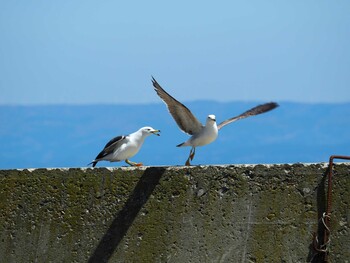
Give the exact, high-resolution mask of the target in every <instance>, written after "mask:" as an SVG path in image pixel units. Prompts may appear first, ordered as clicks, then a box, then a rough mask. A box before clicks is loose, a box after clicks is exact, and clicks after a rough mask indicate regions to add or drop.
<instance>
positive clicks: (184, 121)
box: [152, 77, 203, 135]
mask: <svg viewBox="0 0 350 263" xmlns="http://www.w3.org/2000/svg"><path fill="white" fill-rule="evenodd" d="M152 84H153V87H154V90H155V91H156V92H157V94H158V96H159V97H160V98H161V99H162V100H163V101H164V102H165V104H166V105H167V107H168V110H169V112H170V114H171V115H172V116H173V118H174V120H175V121H176V123H177V125H178V126H179V128H180V129H181V130H182V131H183V132H185V133H188V134H190V135H193V134H195V133H198V132H199V131H200V130H201V129H202V127H203V125H202V123H201V122H200V121H199V120H198V119H197V118H196V117H195V116H194V115H193V114H192V112H191V111H190V110H189V109H188V108H187V107H186V106H185V105H183V104H182V103H181V102H179V101H177V100H176V99H175V98H173V97H172V96H171V95H170V94H169V93H167V92H166V91H165V90H164V89H163V88H162V87H161V86H160V85H159V84H158V82H157V81H156V80H155V79H154V78H153V77H152Z"/></svg>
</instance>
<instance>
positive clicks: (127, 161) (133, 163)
mask: <svg viewBox="0 0 350 263" xmlns="http://www.w3.org/2000/svg"><path fill="white" fill-rule="evenodd" d="M125 162H126V163H127V164H129V165H130V166H142V165H143V164H142V163H135V162H132V161H129V160H128V159H126V160H125Z"/></svg>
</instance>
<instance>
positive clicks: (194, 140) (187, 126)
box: [152, 77, 278, 165]
mask: <svg viewBox="0 0 350 263" xmlns="http://www.w3.org/2000/svg"><path fill="white" fill-rule="evenodd" d="M152 83H153V87H154V90H155V91H156V92H157V94H158V96H159V97H160V98H161V99H162V100H163V101H164V103H165V104H166V106H167V108H168V110H169V112H170V114H171V115H172V116H173V118H174V120H175V121H176V123H177V125H178V126H179V128H180V129H181V130H182V131H183V132H185V133H187V134H189V135H191V137H190V138H189V139H188V140H187V141H186V142H183V143H180V144H179V145H177V147H183V146H191V147H192V148H191V151H190V155H189V157H188V159H187V161H186V163H185V165H191V164H190V161H192V160H193V158H194V155H195V153H196V147H197V146H203V145H206V144H209V143H212V142H213V141H215V140H216V138H217V137H218V132H219V130H220V129H221V128H222V127H224V126H226V125H227V124H230V123H232V122H235V121H238V120H241V119H244V118H247V117H250V116H254V115H258V114H261V113H264V112H267V111H270V110H272V109H274V108H276V107H278V104H277V103H275V102H269V103H265V104H262V105H259V106H256V107H254V108H252V109H250V110H247V111H246V112H243V113H242V114H240V115H238V116H235V117H232V118H230V119H227V120H225V121H223V122H221V123H220V124H218V125H217V124H216V118H215V115H212V114H211V115H208V117H207V121H206V124H205V125H203V124H202V123H201V122H200V121H199V120H198V119H197V118H196V117H195V116H194V115H193V114H192V112H191V111H190V110H189V109H188V108H187V107H186V106H185V105H183V104H182V103H181V102H179V101H178V100H176V99H175V98H174V97H172V96H171V95H170V94H169V93H167V92H166V91H165V90H164V89H163V88H162V87H161V86H160V85H159V84H158V82H157V81H156V80H155V79H154V78H153V77H152Z"/></svg>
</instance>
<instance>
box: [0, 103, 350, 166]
mask: <svg viewBox="0 0 350 263" xmlns="http://www.w3.org/2000/svg"><path fill="white" fill-rule="evenodd" d="M257 104H260V102H231V103H218V102H212V101H197V102H188V103H186V105H187V106H188V107H189V108H190V109H191V110H192V112H193V113H194V114H195V115H196V116H197V118H198V119H199V120H200V121H202V122H205V119H206V116H207V115H208V114H215V115H216V119H217V121H218V122H221V121H223V120H224V119H227V118H229V117H232V116H235V115H238V114H239V113H242V112H244V111H245V110H247V109H249V108H251V107H254V106H256V105H257ZM279 104H280V107H279V108H277V109H276V110H273V111H271V112H268V113H266V114H262V115H258V116H254V117H251V118H247V119H244V120H240V121H238V122H235V123H232V124H230V125H228V126H226V127H224V128H223V129H222V130H220V134H219V138H218V139H217V140H216V141H215V142H214V143H212V144H210V145H207V146H204V147H199V148H197V151H196V156H195V158H194V160H193V162H192V163H193V164H194V165H196V164H252V163H254V164H257V163H295V162H303V163H308V162H327V161H328V158H329V156H330V155H332V154H342V155H350V103H343V104H304V103H289V102H281V103H279ZM142 126H152V127H154V128H157V129H160V130H161V131H162V132H161V136H160V137H157V136H151V137H149V138H147V139H146V141H145V144H144V145H143V148H142V149H141V151H140V152H139V153H138V154H137V155H136V156H134V157H133V158H132V159H131V160H132V161H136V162H143V163H144V165H151V166H156V165H183V164H184V163H185V160H186V159H187V156H188V154H189V151H190V148H188V147H186V148H177V147H175V145H177V144H179V143H181V142H183V141H185V140H186V139H187V138H188V136H187V135H186V134H184V133H182V132H181V131H180V130H179V129H178V127H177V125H176V123H175V122H174V120H173V119H172V117H171V116H170V114H169V113H168V111H167V109H166V107H165V105H164V104H162V103H159V104H149V105H88V106H72V105H55V106H0V127H1V128H0V145H1V151H0V169H12V168H37V167H84V166H86V165H87V163H89V162H90V161H91V160H92V159H94V157H95V156H96V155H97V154H98V153H99V151H100V150H101V149H102V148H103V147H104V145H105V144H106V143H107V141H109V140H110V139H111V138H113V137H115V136H117V135H121V134H128V133H131V132H134V131H135V130H137V129H139V128H140V127H142ZM124 165H125V163H124V162H123V163H109V162H100V163H98V164H97V166H124Z"/></svg>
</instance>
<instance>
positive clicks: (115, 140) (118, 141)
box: [95, 135, 126, 160]
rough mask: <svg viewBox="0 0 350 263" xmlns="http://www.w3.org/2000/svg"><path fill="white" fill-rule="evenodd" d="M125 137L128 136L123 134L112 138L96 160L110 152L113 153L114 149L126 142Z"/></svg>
mask: <svg viewBox="0 0 350 263" xmlns="http://www.w3.org/2000/svg"><path fill="white" fill-rule="evenodd" d="M125 138H126V136H124V135H122V136H117V137H115V138H113V139H111V140H110V141H109V142H108V143H107V144H106V146H105V147H104V148H103V150H102V151H101V152H100V153H99V154H98V155H97V156H96V158H95V160H98V159H100V158H103V157H105V156H107V155H108V154H111V153H113V152H114V150H115V149H117V148H118V147H119V146H120V145H121V144H122V143H123V142H124V140H125Z"/></svg>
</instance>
